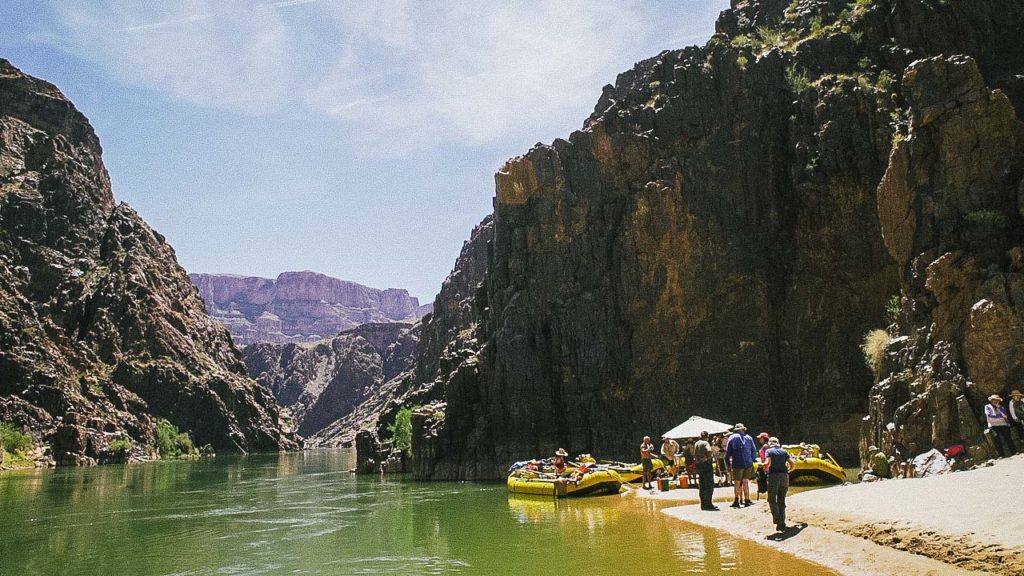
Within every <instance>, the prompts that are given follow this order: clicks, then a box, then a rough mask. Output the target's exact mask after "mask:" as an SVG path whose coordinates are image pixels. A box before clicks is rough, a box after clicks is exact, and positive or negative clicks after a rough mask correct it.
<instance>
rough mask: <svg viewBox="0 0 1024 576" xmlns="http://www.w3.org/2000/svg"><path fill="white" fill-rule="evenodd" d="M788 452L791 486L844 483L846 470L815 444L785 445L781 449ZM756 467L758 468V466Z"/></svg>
mask: <svg viewBox="0 0 1024 576" xmlns="http://www.w3.org/2000/svg"><path fill="white" fill-rule="evenodd" d="M782 448H783V449H785V450H786V452H789V455H790V457H791V460H792V462H793V468H792V469H790V471H789V482H790V483H791V484H842V483H843V482H846V470H843V467H842V466H840V465H839V463H838V462H836V459H835V458H833V457H832V455H831V454H828V453H826V454H825V455H824V456H823V455H822V454H821V448H820V447H818V445H817V444H786V445H785V446H783V447H782ZM757 466H760V465H759V464H758V465H757Z"/></svg>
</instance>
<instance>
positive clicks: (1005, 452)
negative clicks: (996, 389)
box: [985, 394, 1017, 458]
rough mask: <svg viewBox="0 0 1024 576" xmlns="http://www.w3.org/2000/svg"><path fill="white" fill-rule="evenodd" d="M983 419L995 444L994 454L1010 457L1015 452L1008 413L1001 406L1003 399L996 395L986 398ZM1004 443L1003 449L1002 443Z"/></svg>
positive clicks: (1004, 407) (1015, 447)
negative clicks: (986, 402)
mask: <svg viewBox="0 0 1024 576" xmlns="http://www.w3.org/2000/svg"><path fill="white" fill-rule="evenodd" d="M985 418H986V419H987V420H988V429H989V431H990V432H991V435H992V441H993V442H995V445H996V452H999V456H1000V457H1001V458H1005V457H1007V456H1012V455H1013V454H1014V452H1016V451H1017V446H1016V445H1015V444H1014V443H1013V434H1011V433H1010V413H1009V412H1008V411H1007V410H1006V406H1003V399H1002V398H1000V397H999V395H998V394H993V395H991V396H989V397H988V404H986V405H985ZM1004 442H1005V443H1006V447H1005V449H1004V447H1003V443H1004Z"/></svg>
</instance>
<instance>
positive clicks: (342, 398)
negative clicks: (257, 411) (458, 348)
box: [242, 323, 419, 447]
mask: <svg viewBox="0 0 1024 576" xmlns="http://www.w3.org/2000/svg"><path fill="white" fill-rule="evenodd" d="M418 333H419V330H418V328H417V329H413V326H412V325H410V324H402V323H388V324H363V325H361V326H359V327H357V328H354V329H352V330H348V331H346V332H342V333H341V334H339V335H338V336H336V337H334V338H331V339H329V340H326V341H323V342H319V343H316V344H271V343H268V342H261V343H256V344H253V345H251V346H247V347H246V348H245V350H244V351H243V353H242V354H243V357H244V359H245V364H246V366H247V367H248V369H249V374H250V375H252V377H253V378H255V379H256V380H257V381H258V382H260V383H261V384H263V385H265V386H266V387H267V388H269V389H270V390H271V391H273V393H274V396H275V397H276V398H277V402H278V404H280V405H281V406H283V407H286V408H288V409H289V411H290V412H291V415H292V417H293V419H294V420H295V424H296V426H297V430H298V432H299V434H300V435H302V436H306V437H309V440H308V441H307V446H309V447H317V446H331V445H338V444H341V443H344V442H347V441H350V440H351V439H352V436H353V435H354V430H350V429H348V428H345V427H342V426H332V425H333V424H335V423H336V422H337V421H338V420H340V419H343V418H345V417H346V416H348V415H349V414H351V413H352V412H353V411H354V410H355V409H356V407H358V406H359V405H360V404H362V403H363V402H364V401H366V400H367V399H368V398H370V397H371V396H374V395H376V394H378V393H379V390H380V388H381V386H382V385H383V384H384V383H385V382H387V381H389V380H391V379H393V378H395V377H396V376H398V375H400V374H402V373H403V372H405V371H406V370H408V369H409V367H410V366H411V365H412V363H413V360H414V359H415V357H416V343H417V340H418ZM325 429H327V430H325Z"/></svg>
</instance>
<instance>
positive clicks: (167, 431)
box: [156, 418, 196, 458]
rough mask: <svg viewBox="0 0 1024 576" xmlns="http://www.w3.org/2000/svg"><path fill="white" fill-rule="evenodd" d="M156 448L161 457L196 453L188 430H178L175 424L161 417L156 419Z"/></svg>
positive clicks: (175, 456)
mask: <svg viewBox="0 0 1024 576" xmlns="http://www.w3.org/2000/svg"><path fill="white" fill-rule="evenodd" d="M156 449H157V452H159V453H160V457H161V458H179V457H181V456H192V455H194V454H195V453H196V449H195V446H193V444H192V438H190V437H189V435H188V432H181V431H179V430H178V427H177V426H175V425H174V424H171V423H170V422H168V421H167V420H164V419H163V418H160V419H158V420H157V421H156Z"/></svg>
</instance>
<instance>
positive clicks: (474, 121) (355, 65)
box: [51, 0, 713, 150]
mask: <svg viewBox="0 0 1024 576" xmlns="http://www.w3.org/2000/svg"><path fill="white" fill-rule="evenodd" d="M683 4H684V5H685V4H690V5H691V6H692V7H693V8H699V9H706V7H707V6H710V5H711V4H713V2H712V1H711V0H689V2H688V3H686V2H684V3H683ZM53 10H54V13H55V14H56V15H57V28H58V29H57V30H56V31H55V32H56V33H55V34H54V35H52V36H51V37H53V38H61V43H62V46H63V47H64V49H65V50H67V51H69V52H71V53H74V54H75V55H78V56H81V57H84V58H88V59H90V60H93V61H95V62H97V63H99V64H100V65H102V66H104V67H105V68H106V69H107V70H108V71H109V72H110V74H112V75H114V76H117V77H118V78H120V79H121V80H122V81H124V82H126V83H131V84H136V85H140V86H144V87H146V88H148V89H152V90H156V91H159V92H163V93H166V94H169V95H171V96H173V97H175V98H179V99H181V100H185V101H189V102H193V103H195V104H197V105H200V106H205V107H214V108H224V109H229V110H232V111H235V112H240V113H245V114H254V115H260V114H268V113H277V112H280V111H282V110H288V109H305V110H306V111H309V112H312V113H315V114H320V115H322V116H324V117H325V118H329V119H331V120H333V121H335V122H338V123H341V124H343V125H344V126H346V127H347V128H348V129H349V130H348V131H347V132H346V133H348V134H351V135H354V136H355V137H356V138H358V139H359V140H360V141H361V142H363V143H364V144H365V145H367V146H370V147H373V148H378V147H380V148H387V149H391V150H412V149H417V148H424V147H430V146H434V145H437V144H439V143H443V142H448V141H453V140H458V141H462V142H465V143H468V144H487V143H492V142H495V141H499V140H503V139H510V138H511V139H517V140H521V139H523V138H526V137H529V135H531V134H533V135H537V137H538V138H539V137H541V136H547V135H548V134H549V132H550V131H551V130H552V126H557V129H558V132H557V133H563V132H564V130H565V128H564V123H565V119H566V118H572V119H573V123H574V125H579V123H580V122H581V121H582V119H583V116H584V115H585V113H586V112H588V111H589V107H590V106H591V105H592V104H593V102H594V101H596V98H597V96H598V91H599V89H600V86H601V85H602V84H604V83H607V82H610V81H613V80H614V75H615V73H616V72H618V71H620V70H621V69H623V68H624V67H627V66H628V65H629V64H631V63H632V61H633V60H635V59H638V58H639V57H641V56H646V55H650V54H653V53H654V52H656V50H654V51H651V50H652V48H651V45H652V44H654V43H656V41H657V40H656V39H657V38H659V37H660V38H664V39H665V40H666V42H667V41H668V39H669V38H679V37H680V36H679V34H680V32H682V33H686V32H690V31H691V30H689V29H687V28H686V27H685V25H684V24H685V19H686V17H687V14H686V13H685V12H686V10H685V9H678V10H676V11H675V12H676V13H675V14H672V11H668V14H670V15H671V17H670V18H666V10H665V9H664V8H657V7H655V6H654V5H652V4H651V3H647V2H641V1H640V0H609V1H606V2H600V3H597V2H592V1H588V0H562V1H537V2H530V3H526V2H510V3H495V4H493V5H485V3H481V2H477V1H470V0H460V1H454V2H446V3H443V4H437V3H426V2H418V1H415V0H380V1H378V2H374V3H370V4H368V5H362V4H360V3H356V2H353V1H351V0H276V1H264V2H245V1H241V0H220V1H216V0H182V1H178V2H161V3H152V2H146V1H144V0H121V1H114V0H110V1H97V2H94V3H92V4H91V5H88V6H84V5H83V4H82V3H75V4H74V5H73V6H67V5H64V4H63V3H55V4H54V7H53ZM690 37H691V36H690V35H687V36H684V38H690ZM661 47H673V46H672V45H671V44H667V45H664V46H659V49H660V48H661ZM624 58H626V59H627V60H624Z"/></svg>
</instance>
